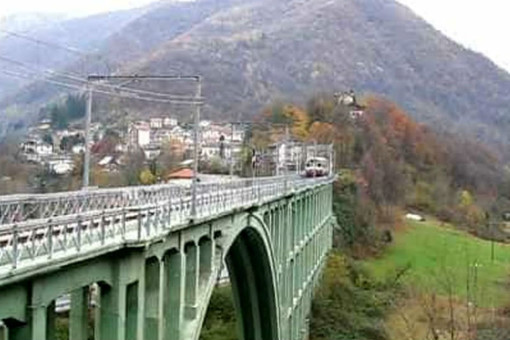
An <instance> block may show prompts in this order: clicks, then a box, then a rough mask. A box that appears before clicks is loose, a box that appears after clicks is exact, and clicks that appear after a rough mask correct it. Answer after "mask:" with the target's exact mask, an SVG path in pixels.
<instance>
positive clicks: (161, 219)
mask: <svg viewBox="0 0 510 340" xmlns="http://www.w3.org/2000/svg"><path fill="white" fill-rule="evenodd" d="M332 180H333V179H332V178H315V179H304V178H293V179H289V180H288V181H285V180H284V178H282V177H267V178H257V179H240V180H233V181H230V182H224V183H217V184H216V183H214V184H200V185H198V187H197V202H196V207H197V209H196V216H191V192H190V188H189V187H179V186H174V185H161V186H148V187H133V188H122V189H107V190H95V191H90V192H71V193H63V194H50V195H34V196H30V197H29V198H25V197H22V198H19V197H17V198H16V199H13V198H14V197H4V199H3V200H2V198H1V197H0V204H2V203H6V204H7V205H6V206H8V207H12V208H9V209H12V210H4V212H6V213H5V214H4V215H3V216H4V220H5V221H8V222H9V223H3V224H1V223H0V276H1V275H2V273H8V272H11V271H12V270H16V269H17V268H20V267H25V266H37V265H39V264H44V263H46V262H48V261H51V260H54V259H59V258H67V257H70V256H75V255H77V254H80V253H84V252H87V251H90V250H97V249H101V248H104V247H106V246H114V245H119V244H122V243H125V242H127V241H143V240H148V239H151V238H153V237H157V236H159V235H162V234H164V233H165V232H168V231H169V230H171V229H172V228H175V227H177V226H183V225H186V224H187V223H189V221H190V219H201V218H207V217H209V216H214V215H218V214H221V213H226V212H229V211H232V210H233V209H237V208H243V207H248V206H251V205H254V204H257V203H263V202H267V201H271V200H274V199H275V198H278V197H282V196H284V195H285V194H287V193H289V192H292V191H295V190H302V189H306V188H308V187H310V186H315V185H322V184H326V183H329V182H331V181H332ZM27 207H30V209H31V210H26V209H28V208H27ZM11 211H23V212H29V214H28V215H23V216H24V217H25V219H24V220H21V221H12V217H9V216H12V214H11V213H10V212H11Z"/></svg>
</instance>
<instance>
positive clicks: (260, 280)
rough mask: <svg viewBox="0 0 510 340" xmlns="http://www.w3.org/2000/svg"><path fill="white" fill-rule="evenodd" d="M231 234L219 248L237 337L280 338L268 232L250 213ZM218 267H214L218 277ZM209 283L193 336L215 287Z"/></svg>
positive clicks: (274, 275)
mask: <svg viewBox="0 0 510 340" xmlns="http://www.w3.org/2000/svg"><path fill="white" fill-rule="evenodd" d="M236 224H237V227H234V230H235V232H234V233H233V235H232V236H231V237H229V241H227V242H226V244H224V246H225V247H224V248H223V249H222V259H223V260H224V261H225V263H226V265H227V269H228V273H229V277H230V283H231V286H232V294H233V298H234V305H235V309H236V314H237V320H238V322H237V325H238V334H239V335H240V339H242V340H278V339H280V336H279V334H280V320H279V315H280V313H279V308H280V307H279V305H280V303H279V295H278V288H277V287H278V285H277V274H276V273H277V270H276V265H275V259H274V255H273V254H274V253H273V249H272V246H271V241H270V234H269V229H268V228H267V226H266V225H265V223H264V222H263V220H262V219H261V218H259V217H258V216H257V215H253V214H250V215H248V216H246V218H244V219H243V220H242V221H240V222H238V223H236ZM220 271H221V268H220V267H219V266H218V268H216V271H215V274H214V275H216V276H219V274H220ZM216 282H217V281H216V280H212V281H210V283H209V284H210V285H211V286H210V287H208V289H206V291H208V292H209V294H208V296H207V297H206V299H204V301H203V303H204V305H203V306H202V308H201V309H202V313H201V314H202V315H201V318H200V321H199V326H200V327H198V328H197V330H196V333H195V337H194V338H195V339H198V338H199V335H200V331H201V329H202V325H203V321H204V318H205V313H206V311H207V308H208V305H209V301H210V296H211V293H212V291H213V289H214V285H215V284H216Z"/></svg>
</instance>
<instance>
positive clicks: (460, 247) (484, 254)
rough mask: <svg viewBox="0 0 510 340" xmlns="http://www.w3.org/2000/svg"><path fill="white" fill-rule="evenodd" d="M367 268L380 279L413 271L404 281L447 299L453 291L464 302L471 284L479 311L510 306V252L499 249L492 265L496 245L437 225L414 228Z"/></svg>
mask: <svg viewBox="0 0 510 340" xmlns="http://www.w3.org/2000/svg"><path fill="white" fill-rule="evenodd" d="M365 265H366V266H367V267H368V268H369V270H370V271H371V272H372V273H373V274H374V275H375V276H376V277H377V278H379V279H385V278H388V277H391V276H395V273H397V272H398V271H399V269H401V268H405V267H406V266H408V267H409V269H408V271H407V272H406V274H405V275H404V279H403V280H404V281H405V282H406V283H407V284H409V285H411V286H414V287H416V288H417V289H418V290H420V291H424V292H429V293H434V292H435V293H438V294H440V295H446V294H447V291H448V290H449V289H451V290H452V291H453V292H454V295H456V296H457V297H459V298H465V297H466V296H467V285H468V282H469V285H470V291H471V293H470V297H471V298H470V299H473V298H474V297H475V296H476V299H477V304H478V305H479V306H485V307H489V306H494V307H499V306H502V305H505V304H507V303H508V302H510V277H509V273H510V246H509V245H503V244H495V245H494V261H492V260H491V242H489V241H484V240H480V239H478V238H475V237H473V236H471V235H469V234H467V233H464V232H461V231H457V230H453V229H452V228H448V227H442V226H440V225H439V223H438V222H436V221H427V222H409V223H408V227H407V228H406V229H405V230H404V231H399V232H397V233H396V235H395V240H394V244H393V245H392V246H390V247H389V249H387V250H386V251H385V253H384V254H383V255H382V256H381V257H380V258H378V259H376V260H371V261H368V262H366V263H365ZM468 272H469V275H468ZM468 277H469V281H468V280H467V278H468ZM449 282H451V283H449ZM448 287H451V288H448ZM474 292H476V294H474Z"/></svg>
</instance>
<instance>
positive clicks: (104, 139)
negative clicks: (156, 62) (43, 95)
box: [20, 117, 246, 175]
mask: <svg viewBox="0 0 510 340" xmlns="http://www.w3.org/2000/svg"><path fill="white" fill-rule="evenodd" d="M245 128H246V127H245V126H244V125H242V124H231V123H226V124H224V123H217V122H211V121H207V120H203V121H201V122H200V129H201V132H200V160H201V161H203V162H208V161H211V160H212V159H215V158H217V159H230V158H232V156H233V157H234V158H236V157H237V156H238V155H239V154H240V152H241V149H242V142H243V140H244V137H245ZM91 135H92V136H93V138H92V141H91V144H90V145H89V147H90V149H91V151H92V154H93V156H95V158H96V161H97V164H98V165H99V166H100V167H101V168H102V169H103V170H104V171H115V170H116V169H117V166H119V165H122V164H123V159H124V156H125V155H126V154H127V153H128V152H135V151H143V154H144V156H145V159H146V160H147V161H150V160H153V159H155V158H157V157H158V156H159V155H160V154H161V152H162V149H164V148H170V149H171V150H172V153H173V154H175V155H178V156H180V157H179V158H181V159H182V160H186V159H187V158H190V157H191V153H192V151H193V128H192V127H191V126H187V125H185V124H180V123H179V121H178V120H177V119H175V118H169V117H165V118H163V117H160V118H151V119H149V120H139V121H135V122H132V123H130V124H129V127H128V129H127V130H125V131H121V130H112V129H111V128H110V127H106V126H104V125H102V124H101V123H93V124H92V125H91ZM112 142H113V143H112ZM84 152H85V130H84V129H79V128H67V129H62V130H58V129H53V128H52V126H51V121H50V120H48V119H43V120H41V121H40V122H39V124H38V125H36V126H34V127H31V128H30V129H29V133H28V134H27V136H26V138H25V139H24V141H23V142H22V143H21V144H20V158H21V159H22V160H24V161H26V162H31V163H37V164H40V165H42V166H45V167H47V168H48V170H49V171H50V172H51V173H53V174H55V175H66V174H69V173H71V172H72V171H73V169H75V167H76V164H75V163H76V160H77V158H79V157H78V156H80V155H81V154H83V153H84ZM184 164H186V163H184Z"/></svg>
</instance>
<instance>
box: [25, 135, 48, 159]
mask: <svg viewBox="0 0 510 340" xmlns="http://www.w3.org/2000/svg"><path fill="white" fill-rule="evenodd" d="M21 149H22V151H23V152H24V153H26V154H36V155H38V156H42V157H44V156H49V155H51V154H52V153H53V145H51V144H47V143H45V142H43V141H41V140H35V139H31V140H28V141H26V142H25V143H23V144H21Z"/></svg>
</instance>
